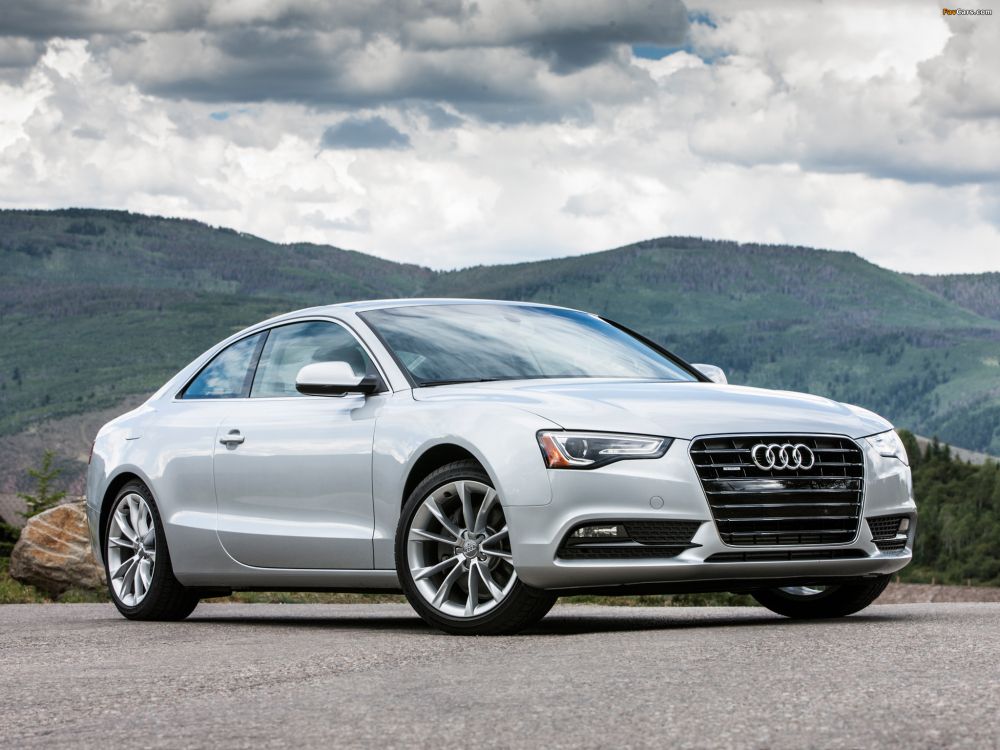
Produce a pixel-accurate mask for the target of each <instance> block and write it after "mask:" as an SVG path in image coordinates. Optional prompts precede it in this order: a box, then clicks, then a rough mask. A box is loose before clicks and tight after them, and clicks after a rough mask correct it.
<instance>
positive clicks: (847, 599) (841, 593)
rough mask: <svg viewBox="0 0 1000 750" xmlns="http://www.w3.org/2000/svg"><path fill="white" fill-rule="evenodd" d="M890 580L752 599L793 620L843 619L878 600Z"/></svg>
mask: <svg viewBox="0 0 1000 750" xmlns="http://www.w3.org/2000/svg"><path fill="white" fill-rule="evenodd" d="M890 577H891V576H879V577H878V578H873V579H872V580H870V581H865V582H863V583H845V584H841V585H830V586H826V587H825V588H824V589H822V590H818V589H810V588H805V587H795V588H784V589H761V590H759V591H755V592H753V598H754V599H756V600H757V601H758V602H760V604H762V605H764V606H765V607H767V608H768V609H769V610H771V611H772V612H775V613H777V614H779V615H784V616H785V617H791V618H793V619H796V620H818V619H827V618H831V617H846V616H847V615H853V614H854V613H855V612H860V611H861V610H863V609H864V608H865V607H867V606H868V605H869V604H871V603H872V602H873V601H875V600H876V599H878V597H879V595H880V594H881V593H882V592H883V591H885V587H886V586H888V585H889V579H890ZM814 591H815V593H809V592H814Z"/></svg>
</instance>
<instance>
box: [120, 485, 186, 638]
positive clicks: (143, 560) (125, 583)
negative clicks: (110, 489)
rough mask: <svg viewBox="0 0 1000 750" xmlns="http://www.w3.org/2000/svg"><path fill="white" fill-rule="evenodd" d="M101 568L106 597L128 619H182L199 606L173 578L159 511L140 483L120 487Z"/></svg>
mask: <svg viewBox="0 0 1000 750" xmlns="http://www.w3.org/2000/svg"><path fill="white" fill-rule="evenodd" d="M104 571H105V575H106V577H107V582H108V591H109V592H110V594H111V600H112V601H113V602H114V603H115V606H116V607H117V608H118V611H119V612H121V613H122V614H123V615H125V617H127V618H129V619H130V620H183V619H184V618H185V617H187V616H188V615H189V614H191V612H192V611H193V610H194V608H195V607H196V606H197V605H198V596H197V595H196V594H195V593H193V592H192V591H190V590H189V589H186V588H185V587H184V586H182V585H181V584H180V583H179V582H178V580H177V579H176V578H174V571H173V568H172V567H171V565H170V553H169V551H168V550H167V540H166V537H165V536H164V533H163V524H162V522H161V521H160V514H159V512H158V511H157V509H156V503H155V502H154V500H153V495H152V493H151V492H150V491H149V488H148V487H146V485H145V484H143V483H142V482H138V481H135V482H129V483H128V484H126V485H125V486H124V487H122V489H121V490H120V491H119V493H118V495H117V496H116V497H115V500H114V504H113V505H112V506H111V512H110V513H109V514H108V520H107V524H106V525H105V529H104Z"/></svg>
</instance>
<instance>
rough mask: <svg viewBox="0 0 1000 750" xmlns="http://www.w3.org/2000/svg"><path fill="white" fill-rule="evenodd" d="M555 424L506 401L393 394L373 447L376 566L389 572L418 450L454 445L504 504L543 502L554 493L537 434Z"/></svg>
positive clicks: (549, 500)
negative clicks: (463, 402) (463, 405)
mask: <svg viewBox="0 0 1000 750" xmlns="http://www.w3.org/2000/svg"><path fill="white" fill-rule="evenodd" d="M553 427H556V428H557V427H558V425H556V424H555V423H553V422H551V421H549V420H547V419H544V418H543V417H539V416H537V415H535V414H532V413H530V412H526V411H523V410H521V409H517V408H515V407H511V406H508V405H504V404H488V405H482V404H477V405H475V406H473V405H471V404H470V407H469V408H468V409H456V408H455V406H454V404H440V405H438V404H434V403H428V402H422V401H415V400H414V399H413V398H412V396H411V394H410V393H409V392H406V393H400V394H397V396H396V397H395V398H394V399H393V401H392V403H391V404H390V405H389V406H388V407H387V408H386V409H385V410H384V411H383V413H382V414H381V415H379V420H378V423H377V425H376V428H375V439H374V444H373V447H372V496H373V501H374V515H375V529H374V538H373V543H374V554H375V567H376V568H386V569H387V568H394V567H395V555H394V551H393V543H394V539H395V535H396V525H397V524H398V522H399V514H400V511H401V509H402V504H403V502H404V500H405V498H404V497H403V491H404V488H405V486H406V481H407V478H408V477H409V475H410V472H411V470H412V469H413V466H414V465H415V464H416V462H417V461H418V460H419V459H420V457H421V456H422V455H423V454H424V453H426V452H427V451H428V450H430V449H431V448H433V447H435V446H439V445H456V446H458V447H460V448H462V449H464V450H466V451H468V452H469V453H471V454H472V455H473V456H475V457H476V459H477V460H478V461H479V462H480V463H481V464H482V465H483V468H484V469H485V470H486V473H487V474H489V476H490V479H491V480H492V481H493V484H494V486H495V487H496V489H497V492H498V493H499V495H500V501H501V503H502V504H503V505H504V506H505V507H506V506H520V505H529V506H530V505H546V504H548V503H549V502H551V500H552V488H551V486H550V484H549V478H548V472H547V470H546V469H545V464H544V463H543V461H542V456H541V452H540V450H539V448H538V443H537V441H536V438H535V433H536V432H538V430H540V429H546V428H553Z"/></svg>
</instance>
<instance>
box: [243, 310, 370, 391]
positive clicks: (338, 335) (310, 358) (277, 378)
mask: <svg viewBox="0 0 1000 750" xmlns="http://www.w3.org/2000/svg"><path fill="white" fill-rule="evenodd" d="M314 362H346V363H347V364H349V365H350V366H351V369H352V370H354V373H355V374H356V375H358V376H364V375H365V374H367V373H368V372H370V371H374V368H372V366H371V360H370V359H369V358H368V355H367V354H366V353H365V350H364V349H363V348H362V347H361V344H359V343H358V341H357V339H355V338H354V336H353V335H352V334H350V333H349V332H348V331H347V330H346V329H345V328H344V327H343V326H340V325H337V324H336V323H327V322H323V321H310V322H308V323H292V324H291V325H286V326H281V327H280V328H273V329H271V332H270V334H268V337H267V343H265V344H264V351H263V352H261V355H260V364H258V365H257V373H256V375H255V376H254V379H253V387H252V388H251V389H250V398H269V397H270V398H273V397H275V396H301V395H302V394H300V393H299V392H298V391H297V390H295V376H296V375H298V374H299V370H301V369H302V368H303V367H305V366H306V365H310V364H312V363H314Z"/></svg>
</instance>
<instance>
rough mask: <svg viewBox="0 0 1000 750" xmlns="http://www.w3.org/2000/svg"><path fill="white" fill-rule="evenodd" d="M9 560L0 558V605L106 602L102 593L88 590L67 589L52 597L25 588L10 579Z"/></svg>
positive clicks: (39, 591) (31, 588) (33, 589)
mask: <svg viewBox="0 0 1000 750" xmlns="http://www.w3.org/2000/svg"><path fill="white" fill-rule="evenodd" d="M9 567H10V559H9V558H6V557H0V604H45V603H49V602H59V603H61V604H65V603H72V604H79V603H87V604H92V603H95V602H106V601H108V595H107V594H106V593H105V592H103V591H90V590H88V589H77V588H73V589H68V590H66V591H64V592H63V593H61V594H60V595H59V596H56V597H52V596H49V595H48V594H46V593H45V592H44V591H41V590H39V589H37V588H35V587H34V586H26V585H25V584H23V583H20V582H18V581H15V580H14V579H13V578H11V577H10V573H9V572H8V571H7V569H8V568H9Z"/></svg>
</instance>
